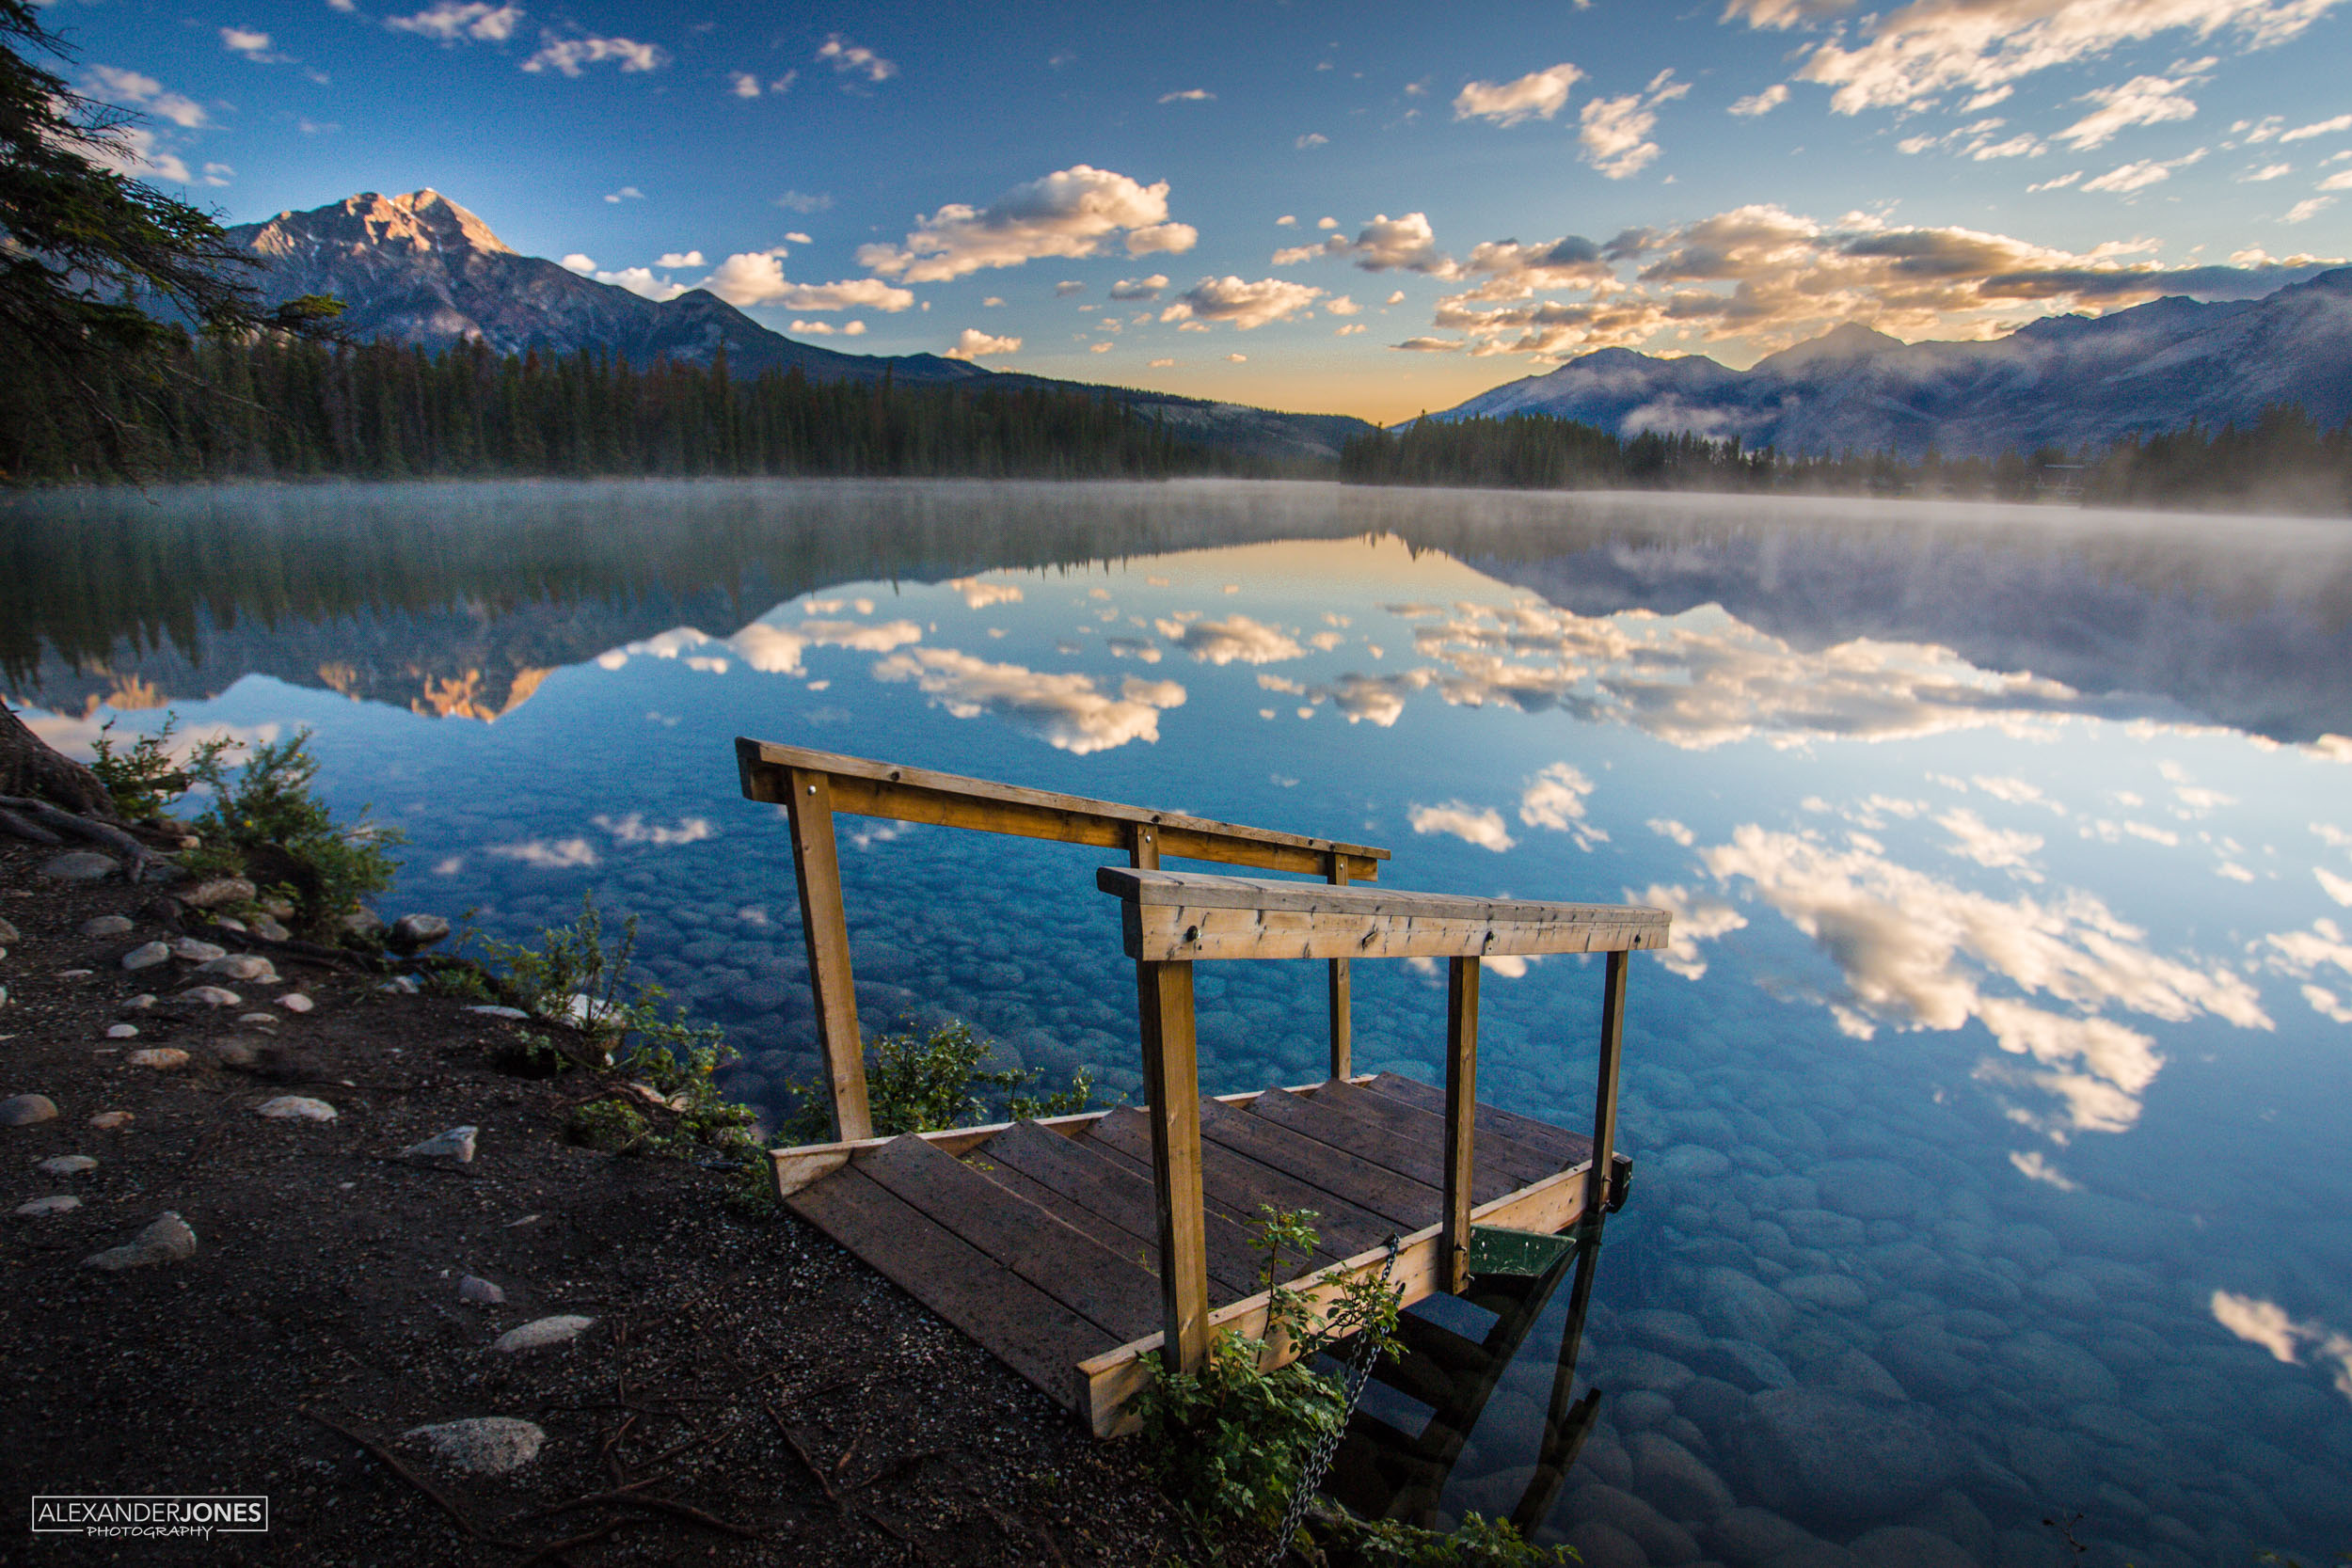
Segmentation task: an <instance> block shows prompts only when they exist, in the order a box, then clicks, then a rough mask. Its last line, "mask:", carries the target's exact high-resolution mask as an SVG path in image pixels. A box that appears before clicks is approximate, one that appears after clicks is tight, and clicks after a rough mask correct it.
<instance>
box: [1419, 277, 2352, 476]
mask: <svg viewBox="0 0 2352 1568" xmlns="http://www.w3.org/2000/svg"><path fill="white" fill-rule="evenodd" d="M2279 403H2291V404H2298V405H2300V406H2301V407H2302V408H2303V409H2304V410H2305V411H2306V412H2307V413H2309V414H2310V415H2311V416H2312V418H2313V419H2314V420H2318V421H2319V422H2320V424H2321V425H2323V426H2327V427H2331V428H2332V427H2333V426H2336V425H2339V424H2342V423H2344V421H2345V420H2352V267H2340V268H2337V269H2336V270H2334V271H2332V272H2325V273H2321V274H2320V275H2318V276H2317V277H2312V278H2310V279H2308V280H2306V281H2304V282H2301V283H2296V284H2291V285H2289V286H2287V287H2285V288H2282V289H2280V290H2279V291H2278V292H2276V293H2271V294H2268V295H2265V297H2263V298H2261V299H2251V300H2225V301H2216V302H2213V303H2205V302H2201V301H2198V300H2193V299H2187V298H2184V297H2181V296H2178V295H2173V296H2168V297H2166V298H2163V299H2157V300H2152V301H2150V302H2149V303H2147V304H2145V305H2140V306H2135V307H2133V308H2132V309H2128V310H2118V311H2116V312H2114V313H2113V314H2111V315H2106V316H2096V317H2091V316H2050V317H2045V318H2043V319H2042V320H2041V321H2037V322H2031V323H2028V324H2027V325H2025V326H2022V327H2019V328H2018V329H2017V330H2016V331H2014V332H2012V333H2010V334H2009V335H2008V336H2007V337H2004V338H1997V339H1994V340H1992V341H1986V342H1933V341H1931V342H1918V343H1905V342H1902V341H1899V340H1897V339H1894V338H1890V337H1887V336H1886V335H1885V334H1883V333H1880V332H1874V331H1872V330H1870V329H1869V328H1868V327H1867V326H1863V325H1859V324H1856V323H1848V324H1846V325H1842V326H1839V327H1837V328H1836V329H1835V330H1834V331H1831V332H1829V333H1827V334H1825V335H1823V336H1821V337H1820V338H1816V339H1813V340H1812V341H1808V342H1803V343H1799V344H1797V345H1795V346H1794V347H1792V348H1788V349H1784V350H1782V351H1781V352H1780V353H1778V354H1774V355H1769V356H1766V357H1764V358H1762V359H1759V360H1757V361H1756V364H1755V365H1754V366H1752V367H1751V368H1749V369H1747V370H1745V371H1735V370H1732V369H1729V368H1728V367H1726V366H1724V365H1722V364H1719V363H1717V362H1716V361H1715V360H1713V359H1709V358H1706V357H1704V356H1696V355H1693V356H1686V357H1681V358H1671V359H1666V358H1657V357H1654V356H1649V355H1645V354H1636V353H1633V352H1631V351H1630V350H1627V349H1602V350H1600V351H1598V352H1597V353H1593V354H1587V355H1582V356H1579V357H1577V358H1575V359H1571V360H1570V361H1568V362H1567V363H1566V364H1565V365H1563V366H1561V367H1560V368H1559V369H1558V370H1555V371H1552V372H1549V373H1548V374H1545V375H1539V376H1528V377H1526V378H1524V379H1522V380H1518V381H1514V382H1511V383H1509V384H1507V385H1505V386H1502V387H1496V388H1491V389H1489V390H1487V391H1485V392H1481V393H1480V394H1479V395H1478V396H1476V397H1474V398H1471V399H1470V400H1469V401H1468V402H1465V403H1462V404H1458V405H1456V406H1454V407H1453V408H1450V409H1447V410H1445V411H1444V412H1443V413H1438V414H1432V415H1429V416H1426V417H1427V418H1430V419H1434V420H1459V419H1468V418H1472V417H1477V416H1486V417H1490V418H1501V417H1504V416H1507V415H1511V414H1518V413H1537V414H1551V415H1556V416H1558V417H1560V418H1563V419H1571V420H1583V421H1585V422H1586V423H1589V424H1595V425H1598V426H1600V427H1601V428H1603V429H1605V430H1608V431H1611V432H1613V433H1614V434H1616V435H1619V436H1638V435H1641V434H1643V433H1644V432H1645V431H1657V432H1660V433H1661V434H1672V433H1681V432H1690V433H1695V434H1698V435H1703V436H1714V437H1717V438H1722V437H1725V436H1739V437H1740V439H1741V440H1742V441H1743V442H1745V443H1746V444H1747V445H1749V446H1751V447H1761V446H1772V447H1776V448H1778V449H1779V450H1780V451H1784V452H1794V453H1806V454H1818V453H1836V452H1839V451H1846V450H1848V449H1852V450H1855V451H1896V452H1899V453H1901V454H1902V455H1904V456H1906V457H1910V458H1916V457H1918V456H1920V455H1921V454H1922V453H1923V452H1925V451H1927V449H1928V448H1929V447H1930V446H1933V447H1935V448H1936V449H1937V450H1939V451H1942V452H1944V453H1945V454H1946V455H1947V456H1980V457H1995V456H1998V455H2000V454H2001V453H2002V452H2005V451H2010V450H2012V449H2015V450H2018V451H2033V450H2035V449H2036V448H2039V447H2042V446H2058V447H2063V448H2066V449H2068V450H2069V451H2072V450H2075V449H2078V448H2081V447H2083V446H2086V445H2088V446H2090V447H2094V448H2103V447H2106V446H2108V445H2110V444H2112V443H2113V442H2115V441H2116V440H2118V439H2119V438H2121V437H2122V436H2128V435H2132V434H2135V433H2137V434H2143V435H2144V434H2148V433H2152V432H2157V431H2167V430H2177V429H2179V428H2181V427H2182V426H2185V425H2186V424H2188V423H2190V422H2191V421H2192V420H2194V421H2197V422H2199V423H2201V424H2204V425H2207V426H2219V425H2228V424H2238V425H2246V424H2250V423H2251V422H2252V421H2253V420H2255V419H2256V418H2257V417H2258V416H2259V415H2260V414H2261V412H2262V410H2263V409H2264V408H2265V406H2267V405H2269V404H2279Z"/></svg>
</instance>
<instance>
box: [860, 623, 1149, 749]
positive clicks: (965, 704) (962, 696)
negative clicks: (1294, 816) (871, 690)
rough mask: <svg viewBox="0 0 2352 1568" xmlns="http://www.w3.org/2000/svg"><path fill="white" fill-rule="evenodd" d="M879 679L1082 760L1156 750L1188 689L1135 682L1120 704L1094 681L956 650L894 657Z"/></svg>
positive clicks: (878, 670) (1123, 690) (1123, 688)
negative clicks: (1124, 749)
mask: <svg viewBox="0 0 2352 1568" xmlns="http://www.w3.org/2000/svg"><path fill="white" fill-rule="evenodd" d="M873 673H874V678H875V679H876V680H878V681H886V682H899V681H912V682H914V685H915V687H916V689H919V690H920V691H922V692H923V693H924V695H926V696H928V697H930V699H931V700H932V702H933V703H934V704H935V705H938V706H940V707H944V708H946V710H947V712H949V713H950V714H952V715H954V716H955V717H956V718H958V719H977V718H979V717H980V716H981V715H982V714H987V713H993V714H995V715H997V716H998V717H999V718H1002V719H1004V720H1005V721H1008V722H1009V723H1010V724H1011V725H1012V726H1013V728H1015V729H1017V730H1019V731H1021V732H1023V733H1024V734H1026V735H1030V736H1035V737H1037V738H1038V739H1040V740H1042V741H1044V742H1046V743H1047V744H1048V745H1050V746H1053V747H1055V748H1056V749H1057V750H1059V751H1064V752H1076V753H1078V754H1080V755H1085V754H1086V753H1089V752H1103V751H1108V750H1110V749H1112V748H1113V747H1117V746H1123V745H1125V744H1127V743H1128V742H1129V741H1131V740H1141V741H1147V742H1156V741H1157V740H1158V739H1159V737H1160V714H1161V712H1162V711H1163V710H1165V709H1168V708H1172V707H1179V706H1182V705H1183V704H1184V688H1183V687H1182V686H1180V685H1178V684H1177V683H1176V682H1174V681H1143V680H1137V679H1136V678H1134V677H1133V676H1130V677H1128V678H1127V679H1126V680H1125V681H1123V682H1122V683H1120V690H1119V695H1118V696H1116V697H1113V696H1110V695H1109V694H1107V693H1105V692H1104V691H1102V690H1099V689H1097V688H1096V687H1095V684H1094V681H1093V679H1092V678H1091V677H1089V676H1087V675H1082V674H1075V673H1071V674H1051V673H1045V672H1042V671H1037V670H1030V669H1026V668H1025V667H1023V666H1021V665H1018V664H993V663H991V662H989V661H987V660H985V659H980V658H976V657H973V656H972V655H970V654H966V653H961V652H958V651H957V650H955V649H953V648H917V649H914V650H913V651H912V652H908V653H898V654H893V655H891V656H890V657H887V658H884V659H882V660H880V661H879V662H877V663H876V664H875V666H874V671H873Z"/></svg>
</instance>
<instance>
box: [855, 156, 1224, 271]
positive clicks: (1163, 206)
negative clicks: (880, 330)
mask: <svg viewBox="0 0 2352 1568" xmlns="http://www.w3.org/2000/svg"><path fill="white" fill-rule="evenodd" d="M1121 235H1123V236H1124V243H1125V246H1126V250H1127V253H1128V254H1129V255H1131V256H1146V255H1151V254H1153V253H1155V252H1167V253H1169V254H1177V253H1181V252H1183V251H1187V250H1190V249H1191V248H1192V247H1193V245H1194V243H1195V242H1196V241H1197V240H1198V239H1199V238H1200V235H1199V232H1198V231H1197V230H1194V229H1193V228H1192V227H1191V226H1190V225H1188V224H1182V223H1173V222H1170V221H1169V220H1168V182H1167V181H1165V180H1163V181H1161V182H1158V183H1157V184H1152V185H1144V184H1139V183H1137V182H1136V181H1133V180H1130V179H1129V178H1127V176H1125V175H1123V174H1117V173H1114V172H1112V171H1111V170H1109V169H1104V168H1095V167H1093V166H1089V165H1087V164H1075V165H1073V166H1071V167H1069V168H1066V169H1062V170H1060V171H1058V172H1057V173H1054V174H1049V175H1047V176H1045V177H1044V178H1043V179H1041V180H1033V181H1030V182H1028V183H1027V184H1025V185H1016V186H1014V187H1013V188H1012V189H1011V190H1009V191H1008V192H1006V193H1005V194H1004V195H1003V196H1001V197H999V198H996V200H995V201H993V202H992V203H991V204H990V205H988V206H987V207H969V206H966V205H964V204H962V203H961V202H950V203H948V204H947V205H946V206H945V207H942V208H940V209H939V210H938V211H937V212H935V213H933V214H931V215H930V217H928V218H925V219H923V220H922V221H921V222H920V223H918V224H917V225H916V226H915V228H914V230H913V231H912V232H910V233H909V234H908V235H907V237H906V239H905V240H904V241H903V242H901V243H900V244H898V245H864V246H861V247H860V248H859V250H858V253H857V260H858V264H859V265H860V266H862V267H866V268H867V269H868V270H870V271H873V272H877V273H880V274H882V276H883V277H896V278H899V279H901V280H903V281H905V282H909V283H941V282H946V281H947V280H949V279H951V278H957V277H964V276H965V275H967V274H970V273H975V272H978V271H979V270H981V269H982V268H984V267H1017V266H1020V265H1022V264H1024V263H1025V262H1028V261H1038V260H1040V259H1041V258H1044V257H1049V256H1053V257H1080V256H1094V255H1098V254H1100V253H1101V252H1102V250H1103V248H1104V246H1105V245H1109V244H1110V243H1111V242H1112V241H1113V240H1114V239H1116V238H1119V237H1120V236H1121Z"/></svg>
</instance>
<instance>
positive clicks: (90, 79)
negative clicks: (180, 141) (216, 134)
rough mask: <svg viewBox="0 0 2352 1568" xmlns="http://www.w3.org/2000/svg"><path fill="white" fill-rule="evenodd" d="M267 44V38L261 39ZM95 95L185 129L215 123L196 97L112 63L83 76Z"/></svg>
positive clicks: (93, 69)
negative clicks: (141, 110)
mask: <svg viewBox="0 0 2352 1568" xmlns="http://www.w3.org/2000/svg"><path fill="white" fill-rule="evenodd" d="M268 41H269V40H267V39H266V38H264V39H262V42H263V43H265V44H266V43H267V42H268ZM83 80H84V82H85V84H86V86H87V88H88V91H89V94H90V96H91V97H93V98H98V99H102V100H103V101H104V102H106V103H123V104H129V105H132V106H134V107H136V108H139V109H143V110H145V111H146V112H147V113H149V114H151V115H153V116H155V117H156V118H158V119H167V120H169V121H171V123H173V124H174V125H177V126H179V127H180V128H181V129H182V130H183V131H197V130H201V129H202V128H203V127H205V126H207V125H209V124H211V123H212V118H211V117H210V116H209V115H207V114H206V113H205V112H204V105H202V104H201V103H198V102H197V101H196V100H194V99H193V98H188V97H185V96H184V95H183V94H180V93H176V92H166V91H165V90H164V85H163V84H162V83H161V82H158V81H157V80H155V78H154V77H152V76H142V75H140V74H139V73H138V72H137V71H119V70H117V69H116V68H115V67H113V66H110V65H94V66H92V67H90V68H89V70H88V71H87V72H86V73H85V75H84V78H83Z"/></svg>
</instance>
